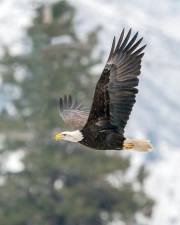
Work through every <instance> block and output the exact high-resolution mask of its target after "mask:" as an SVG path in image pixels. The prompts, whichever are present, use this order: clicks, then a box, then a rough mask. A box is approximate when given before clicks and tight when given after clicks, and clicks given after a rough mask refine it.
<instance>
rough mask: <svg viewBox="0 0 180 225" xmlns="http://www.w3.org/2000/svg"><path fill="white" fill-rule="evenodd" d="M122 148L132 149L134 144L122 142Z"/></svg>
mask: <svg viewBox="0 0 180 225" xmlns="http://www.w3.org/2000/svg"><path fill="white" fill-rule="evenodd" d="M123 148H124V149H125V150H132V149H133V148H134V144H133V143H124V144H123Z"/></svg>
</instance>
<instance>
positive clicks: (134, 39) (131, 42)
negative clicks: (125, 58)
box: [124, 32, 138, 51]
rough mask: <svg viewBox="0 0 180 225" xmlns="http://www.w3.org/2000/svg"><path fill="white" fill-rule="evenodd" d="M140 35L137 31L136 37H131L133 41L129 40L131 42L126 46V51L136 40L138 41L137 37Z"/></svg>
mask: <svg viewBox="0 0 180 225" xmlns="http://www.w3.org/2000/svg"><path fill="white" fill-rule="evenodd" d="M137 36H138V32H136V33H135V35H134V37H133V38H132V39H131V41H130V42H129V44H128V45H127V46H126V47H125V49H124V51H127V50H129V48H130V47H131V46H132V45H133V44H134V42H135V41H136V38H137Z"/></svg>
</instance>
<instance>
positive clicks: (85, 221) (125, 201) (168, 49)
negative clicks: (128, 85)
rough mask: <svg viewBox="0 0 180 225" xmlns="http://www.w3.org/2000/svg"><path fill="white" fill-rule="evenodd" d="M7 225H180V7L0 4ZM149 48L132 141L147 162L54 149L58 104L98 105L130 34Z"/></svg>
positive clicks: (31, 0) (2, 189)
mask: <svg viewBox="0 0 180 225" xmlns="http://www.w3.org/2000/svg"><path fill="white" fill-rule="evenodd" d="M0 10H1V13H0V224H2V225H159V224H163V225H171V224H173V225H180V214H179V212H180V193H179V190H180V173H179V170H180V167H179V162H180V151H179V134H180V119H179V117H180V103H179V96H180V77H179V70H180V62H179V58H180V31H179V25H180V14H179V11H180V1H178V0H173V1H172V0H160V1H152V0H147V1H143V0H136V1H135V0H127V1H121V0H112V1H107V0H87V1H83V0H76V1H73V0H67V1H53V0H44V1H43V0H41V1H40V0H39V1H38V0H19V1H15V0H1V1H0ZM123 27H125V28H126V31H127V30H128V29H129V28H130V27H132V29H133V32H136V31H139V34H140V36H143V37H144V43H146V44H147V48H146V51H145V52H146V54H145V57H144V59H143V65H142V75H141V78H140V85H139V90H140V91H139V94H138V96H137V102H136V105H135V107H134V110H133V113H132V114H131V117H130V121H129V124H128V127H127V129H126V136H128V137H134V138H135V137H137V138H141V137H144V138H148V139H150V140H151V142H152V143H153V146H154V151H153V152H152V153H149V154H140V153H123V152H115V151H92V150H89V149H87V148H84V147H82V146H79V145H76V144H67V143H60V144H57V143H55V142H54V141H53V139H52V134H53V133H54V131H55V130H56V129H64V128H65V127H64V124H63V123H62V121H61V120H60V118H59V115H58V106H57V102H58V98H59V96H62V95H64V94H65V93H66V94H67V93H72V95H73V96H74V97H75V98H76V99H78V100H80V101H83V102H84V103H85V106H90V104H91V99H92V96H93V90H94V87H95V84H96V82H97V80H98V78H99V75H100V73H101V71H102V69H103V66H104V64H105V62H106V59H107V55H108V53H109V50H110V45H111V42H112V39H113V36H114V35H115V36H116V37H118V35H119V34H120V32H121V30H122V28H123Z"/></svg>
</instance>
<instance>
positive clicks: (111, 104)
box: [55, 29, 151, 152]
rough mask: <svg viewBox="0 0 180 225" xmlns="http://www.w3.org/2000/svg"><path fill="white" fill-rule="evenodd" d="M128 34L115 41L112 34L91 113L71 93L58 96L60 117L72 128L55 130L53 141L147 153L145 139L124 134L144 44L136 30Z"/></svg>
mask: <svg viewBox="0 0 180 225" xmlns="http://www.w3.org/2000/svg"><path fill="white" fill-rule="evenodd" d="M131 36H132V35H131V29H130V30H129V31H128V32H127V34H126V35H125V31H124V29H123V30H122V32H121V34H120V37H119V40H118V42H117V44H116V41H115V37H114V39H113V42H112V46H111V50H110V54H109V57H108V60H107V63H106V65H105V67H104V69H103V72H102V74H101V76H100V79H99V81H98V82H97V85H96V88H95V93H94V98H93V101H92V106H91V109H90V112H88V111H87V110H84V109H83V107H82V105H81V104H78V103H77V102H75V101H73V100H72V97H71V95H68V96H67V95H66V96H64V98H60V100H59V108H60V116H61V118H62V119H63V120H64V122H65V123H66V124H67V125H70V126H71V127H72V128H73V129H75V130H74V131H65V132H61V133H57V134H56V135H55V140H56V141H60V140H66V141H71V142H79V143H80V144H82V145H85V146H88V147H90V148H93V149H99V150H137V151H144V152H147V151H149V150H150V149H151V144H150V142H149V141H148V140H138V139H127V138H125V137H124V129H125V127H126V124H127V121H128V119H129V115H130V113H131V111H132V107H133V105H134V103H135V97H136V94H137V93H138V89H137V88H136V87H137V86H138V82H139V79H138V76H139V75H140V69H141V59H142V57H143V55H144V53H143V50H144V49H145V47H146V45H144V46H142V47H140V44H141V42H142V40H143V38H140V39H138V32H137V33H136V34H135V35H133V36H132V37H131ZM137 39H138V40H137Z"/></svg>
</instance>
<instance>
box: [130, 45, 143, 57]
mask: <svg viewBox="0 0 180 225" xmlns="http://www.w3.org/2000/svg"><path fill="white" fill-rule="evenodd" d="M145 47H146V45H143V46H142V47H141V48H139V49H138V50H137V51H135V52H133V54H132V55H133V56H138V55H139V53H141V52H142V51H143V50H144V49H145Z"/></svg>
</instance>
